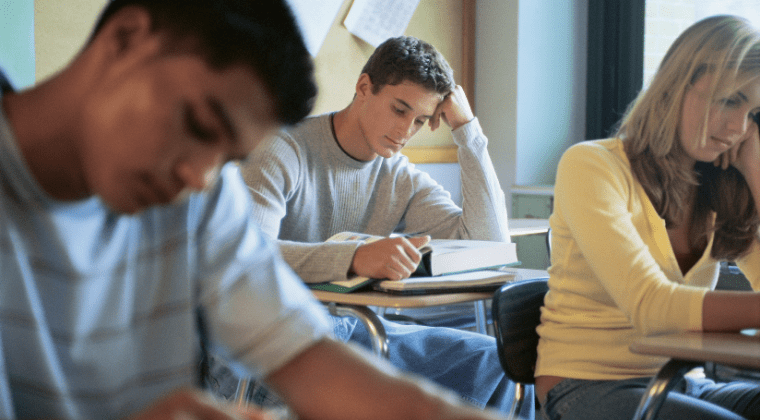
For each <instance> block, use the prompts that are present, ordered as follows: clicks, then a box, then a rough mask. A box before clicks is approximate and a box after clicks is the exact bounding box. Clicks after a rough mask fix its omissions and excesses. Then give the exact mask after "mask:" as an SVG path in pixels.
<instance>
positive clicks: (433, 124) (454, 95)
mask: <svg viewBox="0 0 760 420" xmlns="http://www.w3.org/2000/svg"><path fill="white" fill-rule="evenodd" d="M473 118H475V115H474V114H473V113H472V108H471V107H470V102H469V101H468V100H467V95H465V93H464V89H462V86H459V85H457V86H456V87H455V88H454V90H452V91H451V92H449V94H448V95H446V97H445V98H444V99H443V102H441V103H440V104H439V105H438V108H436V110H435V114H434V115H433V118H431V119H430V130H433V131H434V130H435V129H437V128H438V126H440V125H441V119H443V121H444V122H445V123H446V124H447V125H448V126H449V127H451V130H452V131H453V130H456V129H457V128H459V127H461V126H463V125H465V124H467V123H468V122H470V121H472V119H473Z"/></svg>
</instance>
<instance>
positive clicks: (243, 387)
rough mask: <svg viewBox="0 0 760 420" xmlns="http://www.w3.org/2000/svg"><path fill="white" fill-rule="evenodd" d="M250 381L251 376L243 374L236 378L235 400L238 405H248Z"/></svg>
mask: <svg viewBox="0 0 760 420" xmlns="http://www.w3.org/2000/svg"><path fill="white" fill-rule="evenodd" d="M250 383H251V378H249V377H247V376H244V377H242V378H240V379H239V380H238V386H237V392H235V401H237V405H238V407H246V406H247V405H248V386H249V384H250Z"/></svg>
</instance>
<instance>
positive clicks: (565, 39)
mask: <svg viewBox="0 0 760 420" xmlns="http://www.w3.org/2000/svg"><path fill="white" fill-rule="evenodd" d="M465 1H475V0H465ZM4 2H11V3H13V4H15V5H16V6H17V5H18V4H22V3H26V4H28V2H27V1H25V0H0V5H5V4H6V3H4ZM103 4H105V0H65V1H64V0H35V2H34V13H35V16H34V21H35V24H34V25H33V27H34V39H35V41H36V42H35V44H36V78H37V79H38V80H39V79H42V78H44V77H47V76H48V75H50V74H52V73H53V72H55V71H57V70H58V69H60V67H62V66H63V65H65V63H67V62H68V60H70V59H71V57H73V55H74V54H76V52H77V51H78V50H79V48H80V47H81V45H82V43H83V42H84V41H85V40H86V38H87V35H88V33H89V29H90V27H91V25H92V22H93V21H94V20H95V18H96V16H97V13H98V11H99V10H100V9H101V7H102V5H103ZM350 4H351V0H346V1H345V2H344V3H343V5H342V6H341V10H340V11H339V12H338V15H337V17H336V19H335V21H334V22H333V25H332V27H331V28H330V31H329V33H328V35H327V38H326V40H325V43H324V45H323V46H322V48H321V49H320V51H319V53H318V55H317V57H316V58H315V62H316V66H317V80H318V83H319V86H320V96H319V99H318V101H317V104H316V107H315V113H320V112H326V111H330V110H336V109H340V108H342V107H343V106H345V105H347V104H348V102H349V101H350V100H351V97H352V96H353V86H354V82H355V80H356V78H357V77H358V73H359V71H360V69H361V66H362V65H363V63H364V62H365V61H366V58H367V57H368V56H369V55H370V54H371V52H372V51H373V48H372V47H371V46H370V45H368V44H366V43H364V42H363V41H361V40H359V39H358V38H356V37H354V36H353V35H351V34H349V33H348V32H347V30H346V28H345V27H344V26H343V25H342V22H343V19H344V18H345V16H346V14H347V13H348V9H349V7H350ZM587 7H588V1H587V0H574V1H573V2H556V1H553V0H519V1H511V0H510V1H492V0H480V1H478V2H477V7H476V59H475V60H476V62H475V67H476V69H475V95H474V96H475V98H474V103H475V110H476V115H477V116H478V117H479V119H480V121H481V125H482V126H483V129H484V131H485V133H486V135H487V136H488V137H489V151H490V153H491V157H492V160H493V161H494V166H495V167H496V171H497V174H498V176H499V180H500V182H501V184H502V187H503V188H504V190H505V192H506V193H507V200H508V201H509V190H510V188H511V187H512V186H513V185H515V184H518V185H525V184H552V183H553V182H554V174H555V170H556V163H557V160H558V158H559V156H560V155H561V153H562V152H564V150H565V149H566V148H567V147H568V146H569V145H571V144H573V143H574V142H576V141H579V140H582V139H584V132H583V128H582V125H583V121H584V120H585V116H584V115H581V114H582V113H583V110H584V108H585V39H586V34H585V29H586V22H585V16H586V15H587ZM461 12H462V0H421V1H420V4H419V6H418V8H417V10H416V12H415V14H414V16H413V17H412V21H411V22H410V24H409V27H408V30H407V34H410V35H414V36H418V37H421V38H425V39H428V40H430V41H431V42H432V43H433V44H434V45H435V46H436V47H437V48H438V49H440V50H441V51H442V52H443V53H444V54H445V55H446V56H447V58H449V61H450V62H451V64H452V67H454V69H455V71H456V72H457V74H461V66H462V63H461V59H462V56H461V41H462V40H461V28H462V26H461V25H462V22H461ZM27 14H28V12H27ZM12 20H13V19H12ZM27 20H28V19H27ZM17 23H18V24H20V25H21V26H28V25H30V23H29V22H26V23H24V22H23V19H18V22H17ZM518 52H519V53H518ZM27 54H28V53H27ZM425 130H427V132H425V131H423V132H422V133H420V134H418V137H417V138H415V139H414V140H413V144H412V145H411V147H415V146H417V147H428V146H431V145H432V146H433V147H439V146H440V147H449V146H450V144H451V143H450V141H451V140H450V135H448V133H445V132H440V133H438V134H439V135H440V136H441V137H438V138H435V137H434V134H431V133H429V130H428V129H425ZM419 166H420V167H421V168H422V169H424V170H427V171H428V172H430V173H431V175H432V176H433V177H434V178H436V179H437V180H439V182H442V183H443V184H445V186H446V187H447V188H448V189H449V190H450V191H452V192H453V193H454V198H455V200H456V201H458V202H459V201H460V200H461V197H460V196H459V167H458V165H457V164H456V163H442V164H425V165H419ZM508 204H509V203H508ZM508 208H511V205H508Z"/></svg>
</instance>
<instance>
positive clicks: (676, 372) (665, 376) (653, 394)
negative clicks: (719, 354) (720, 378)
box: [633, 359, 701, 420]
mask: <svg viewBox="0 0 760 420" xmlns="http://www.w3.org/2000/svg"><path fill="white" fill-rule="evenodd" d="M699 365H701V363H697V362H689V361H684V360H675V359H674V360H671V361H669V362H668V363H666V364H665V366H663V367H662V368H661V369H660V371H659V372H657V376H655V377H653V378H652V380H651V381H650V382H649V386H648V387H647V390H646V392H645V393H644V395H643V396H642V397H641V402H640V403H639V406H638V408H637V409H636V414H634V415H633V419H634V420H639V419H641V420H655V419H656V418H657V413H658V412H659V411H660V407H662V404H663V403H664V402H665V398H667V396H668V392H670V390H671V389H673V386H675V384H676V382H677V381H678V380H679V379H681V378H683V375H684V374H685V373H687V372H688V371H690V370H691V369H693V368H694V367H696V366H699Z"/></svg>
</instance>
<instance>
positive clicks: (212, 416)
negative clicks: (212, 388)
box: [130, 388, 272, 420]
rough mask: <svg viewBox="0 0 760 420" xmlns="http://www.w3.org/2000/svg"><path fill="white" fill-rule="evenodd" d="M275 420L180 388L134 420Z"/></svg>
mask: <svg viewBox="0 0 760 420" xmlns="http://www.w3.org/2000/svg"><path fill="white" fill-rule="evenodd" d="M164 419H165V420H200V419H203V420H272V418H271V417H269V416H267V415H266V414H265V413H264V412H263V411H260V410H257V409H255V408H253V407H238V406H236V405H233V404H231V403H228V402H226V401H219V400H216V399H214V398H213V397H212V396H211V395H209V394H207V393H205V392H202V391H200V390H196V389H189V388H187V389H180V390H177V391H175V392H173V393H171V394H170V395H169V396H167V397H165V398H162V399H160V400H158V401H157V402H155V403H154V404H153V405H152V406H150V407H148V408H146V409H145V410H143V411H141V412H140V413H137V414H136V415H135V416H133V417H131V419H130V420H164Z"/></svg>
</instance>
